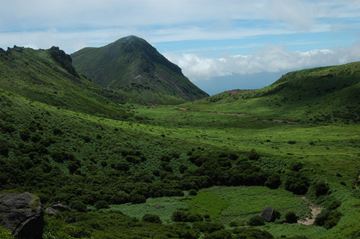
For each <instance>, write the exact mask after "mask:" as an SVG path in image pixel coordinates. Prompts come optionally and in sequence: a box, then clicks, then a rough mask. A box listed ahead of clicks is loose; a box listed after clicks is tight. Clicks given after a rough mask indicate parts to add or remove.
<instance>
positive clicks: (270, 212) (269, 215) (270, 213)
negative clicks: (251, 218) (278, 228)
mask: <svg viewBox="0 0 360 239" xmlns="http://www.w3.org/2000/svg"><path fill="white" fill-rule="evenodd" d="M277 214H278V213H277V212H276V211H275V210H274V208H272V207H267V208H265V209H264V210H262V212H261V215H260V216H261V217H262V218H263V219H264V220H265V221H267V222H273V221H275V219H276V218H277Z"/></svg>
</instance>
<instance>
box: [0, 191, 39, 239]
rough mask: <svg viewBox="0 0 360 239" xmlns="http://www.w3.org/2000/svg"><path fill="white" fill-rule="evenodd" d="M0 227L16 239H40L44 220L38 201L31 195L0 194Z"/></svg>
mask: <svg viewBox="0 0 360 239" xmlns="http://www.w3.org/2000/svg"><path fill="white" fill-rule="evenodd" d="M0 225H2V226H4V227H6V228H7V229H9V230H10V231H11V232H12V233H13V235H14V237H15V238H17V239H41V238H42V234H43V227H44V220H43V210H42V205H41V203H40V199H39V198H38V197H37V196H35V195H33V194H31V193H2V194H0Z"/></svg>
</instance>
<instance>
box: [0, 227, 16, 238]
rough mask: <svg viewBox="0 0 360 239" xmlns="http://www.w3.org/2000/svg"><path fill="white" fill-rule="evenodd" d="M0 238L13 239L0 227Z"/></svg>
mask: <svg viewBox="0 0 360 239" xmlns="http://www.w3.org/2000/svg"><path fill="white" fill-rule="evenodd" d="M0 238H1V239H14V237H13V236H12V235H11V233H10V232H9V231H8V230H6V229H4V228H2V227H1V226H0Z"/></svg>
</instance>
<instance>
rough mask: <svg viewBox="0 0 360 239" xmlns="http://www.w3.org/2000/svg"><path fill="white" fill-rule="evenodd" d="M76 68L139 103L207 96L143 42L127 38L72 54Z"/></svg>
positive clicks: (166, 101) (174, 66) (164, 101)
mask: <svg viewBox="0 0 360 239" xmlns="http://www.w3.org/2000/svg"><path fill="white" fill-rule="evenodd" d="M72 58H73V60H74V65H75V67H76V69H77V70H78V71H79V72H80V73H82V74H84V75H86V76H87V77H88V78H90V79H93V80H94V82H96V83H97V84H99V85H101V86H102V87H104V88H107V89H111V90H116V91H120V92H122V94H126V95H127V96H128V100H130V101H133V102H139V103H147V104H151V103H165V104H166V103H179V102H183V101H185V100H195V99H200V98H204V97H206V96H207V94H206V93H205V92H203V91H202V90H200V89H199V88H197V87H196V86H195V85H194V84H192V83H191V82H190V81H189V80H188V79H187V78H186V77H185V76H184V75H183V74H182V72H181V69H180V68H179V67H178V66H176V65H175V64H173V63H171V62H170V61H168V60H167V59H166V58H165V57H164V56H162V55H161V54H160V53H159V52H158V51H157V50H156V49H155V48H154V47H152V46H151V45H150V44H149V43H147V42H146V41H145V40H143V39H141V38H138V37H135V36H129V37H125V38H122V39H120V40H118V41H116V42H113V43H111V44H109V45H106V46H104V47H100V48H84V49H82V50H80V51H78V52H75V53H74V54H72Z"/></svg>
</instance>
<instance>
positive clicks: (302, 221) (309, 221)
mask: <svg viewBox="0 0 360 239" xmlns="http://www.w3.org/2000/svg"><path fill="white" fill-rule="evenodd" d="M302 199H303V200H304V201H306V202H307V203H308V204H309V208H310V209H311V215H310V216H309V217H307V218H305V219H300V220H298V223H299V224H302V225H306V226H310V225H313V224H314V223H315V218H316V217H317V215H319V214H320V213H321V210H322V208H321V207H320V206H318V205H315V204H313V203H311V202H310V201H309V200H308V199H307V198H306V197H302Z"/></svg>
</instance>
